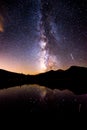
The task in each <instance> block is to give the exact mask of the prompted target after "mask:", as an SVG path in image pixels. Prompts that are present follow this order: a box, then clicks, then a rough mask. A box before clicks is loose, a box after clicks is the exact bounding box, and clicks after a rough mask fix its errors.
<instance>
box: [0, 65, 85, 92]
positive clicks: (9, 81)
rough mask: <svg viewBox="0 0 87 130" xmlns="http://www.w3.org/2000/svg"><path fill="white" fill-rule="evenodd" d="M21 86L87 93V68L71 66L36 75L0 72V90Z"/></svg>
mask: <svg viewBox="0 0 87 130" xmlns="http://www.w3.org/2000/svg"><path fill="white" fill-rule="evenodd" d="M23 84H39V85H42V86H46V87H49V88H51V89H55V88H58V89H70V90H72V91H74V92H76V93H81V92H84V93H85V92H87V68H85V67H77V66H71V67H70V68H69V69H67V70H65V71H64V70H57V71H53V70H51V71H48V72H46V73H41V74H38V75H24V74H19V73H14V72H9V71H5V70H0V88H7V87H12V86H17V85H23Z"/></svg>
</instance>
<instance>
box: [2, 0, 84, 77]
mask: <svg viewBox="0 0 87 130" xmlns="http://www.w3.org/2000/svg"><path fill="white" fill-rule="evenodd" d="M72 65H77V66H84V67H87V0H0V69H6V70H9V71H13V72H20V73H25V74H36V73H41V72H45V71H48V70H51V69H54V70H57V69H67V68H68V67H70V66H72Z"/></svg>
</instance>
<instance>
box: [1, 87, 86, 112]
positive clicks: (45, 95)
mask: <svg viewBox="0 0 87 130" xmlns="http://www.w3.org/2000/svg"><path fill="white" fill-rule="evenodd" d="M0 109H4V110H7V109H15V110H18V109H23V110H26V111H28V112H31V113H32V112H38V111H51V112H52V111H59V112H64V111H65V112H68V111H70V112H72V111H73V112H82V111H87V94H84V95H75V94H74V93H73V92H71V91H69V90H67V89H65V90H59V89H54V90H51V89H49V88H46V87H44V86H39V85H23V86H16V87H12V88H8V89H2V90H0Z"/></svg>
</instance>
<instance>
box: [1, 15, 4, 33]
mask: <svg viewBox="0 0 87 130" xmlns="http://www.w3.org/2000/svg"><path fill="white" fill-rule="evenodd" d="M0 32H4V18H3V16H2V15H1V14H0Z"/></svg>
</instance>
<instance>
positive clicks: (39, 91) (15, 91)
mask: <svg viewBox="0 0 87 130" xmlns="http://www.w3.org/2000/svg"><path fill="white" fill-rule="evenodd" d="M35 95H36V96H38V97H40V98H45V97H46V96H47V95H49V96H55V95H57V96H60V95H61V96H62V95H63V96H64V95H65V96H71V95H74V93H73V92H71V91H69V90H68V89H65V90H59V89H54V90H51V89H49V88H47V87H44V86H39V85H37V84H34V85H23V86H16V87H12V88H7V89H2V90H0V99H1V98H2V97H3V98H9V97H11V98H12V97H15V98H17V97H20V96H22V97H23V96H24V97H28V96H35Z"/></svg>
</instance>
